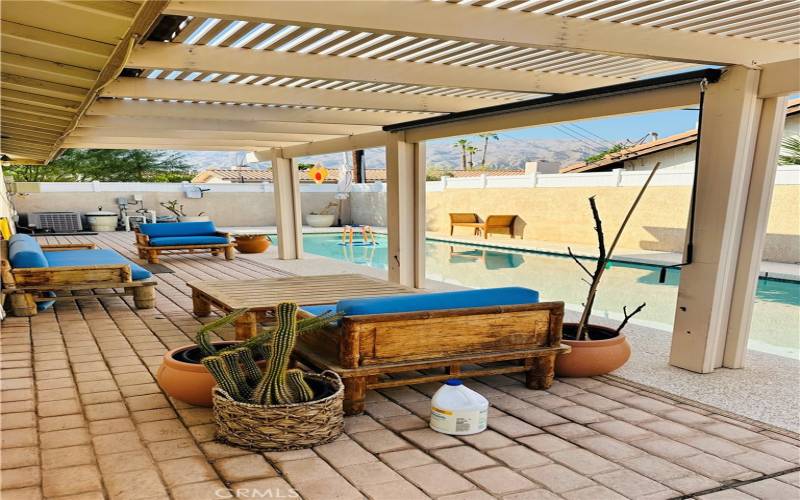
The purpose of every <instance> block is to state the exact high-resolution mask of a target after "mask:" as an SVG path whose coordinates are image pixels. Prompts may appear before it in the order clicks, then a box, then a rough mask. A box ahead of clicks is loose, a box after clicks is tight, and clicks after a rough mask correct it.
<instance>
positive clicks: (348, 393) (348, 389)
mask: <svg viewBox="0 0 800 500" xmlns="http://www.w3.org/2000/svg"><path fill="white" fill-rule="evenodd" d="M342 382H344V414H345V415H358V414H360V413H364V399H366V397H367V378H366V377H353V378H346V379H343V380H342Z"/></svg>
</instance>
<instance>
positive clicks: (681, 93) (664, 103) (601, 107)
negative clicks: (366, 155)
mask: <svg viewBox="0 0 800 500" xmlns="http://www.w3.org/2000/svg"><path fill="white" fill-rule="evenodd" d="M699 95H700V88H699V85H697V84H686V85H680V86H675V87H666V88H661V89H653V90H648V91H647V92H640V93H632V94H619V95H610V96H606V97H601V98H597V99H591V100H585V101H575V102H569V103H565V104H560V105H554V106H548V107H541V108H533V109H527V110H520V111H514V112H512V111H509V112H508V113H506V114H497V115H490V116H483V117H476V118H473V119H467V120H463V121H456V122H452V123H442V124H433V125H426V126H424V127H421V128H415V129H410V130H406V140H408V141H409V142H420V141H427V140H431V139H439V138H442V137H453V136H460V135H472V134H480V133H483V132H491V131H493V130H508V129H514V128H524V127H536V126H539V125H549V124H555V123H566V122H572V121H578V120H588V119H591V118H600V117H604V116H615V115H624V114H633V113H644V112H648V111H656V110H661V109H672V108H682V107H686V106H691V105H695V104H697V102H698V100H699Z"/></svg>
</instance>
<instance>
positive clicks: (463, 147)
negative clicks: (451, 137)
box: [453, 139, 472, 170]
mask: <svg viewBox="0 0 800 500" xmlns="http://www.w3.org/2000/svg"><path fill="white" fill-rule="evenodd" d="M471 146H472V144H470V143H469V141H468V140H466V139H459V140H457V141H456V142H455V144H453V147H454V148H459V149H461V169H462V170H466V169H467V147H471Z"/></svg>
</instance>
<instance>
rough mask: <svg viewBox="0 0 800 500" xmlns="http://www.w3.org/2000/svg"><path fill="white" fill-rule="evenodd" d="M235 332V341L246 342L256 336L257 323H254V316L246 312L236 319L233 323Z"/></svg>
mask: <svg viewBox="0 0 800 500" xmlns="http://www.w3.org/2000/svg"><path fill="white" fill-rule="evenodd" d="M233 326H234V328H235V330H236V340H247V339H249V338H252V337H254V336H255V335H256V333H257V330H258V323H257V322H256V315H255V314H253V313H251V312H247V313H244V314H242V315H241V316H239V317H238V318H236V321H234V322H233Z"/></svg>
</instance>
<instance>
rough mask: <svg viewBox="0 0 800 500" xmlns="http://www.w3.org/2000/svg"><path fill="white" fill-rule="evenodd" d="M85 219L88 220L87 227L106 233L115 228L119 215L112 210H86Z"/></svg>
mask: <svg viewBox="0 0 800 500" xmlns="http://www.w3.org/2000/svg"><path fill="white" fill-rule="evenodd" d="M86 220H87V221H88V222H89V227H91V228H92V231H95V232H98V233H106V232H111V231H116V230H117V221H118V220H119V215H117V214H115V213H114V212H101V211H98V212H87V213H86Z"/></svg>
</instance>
